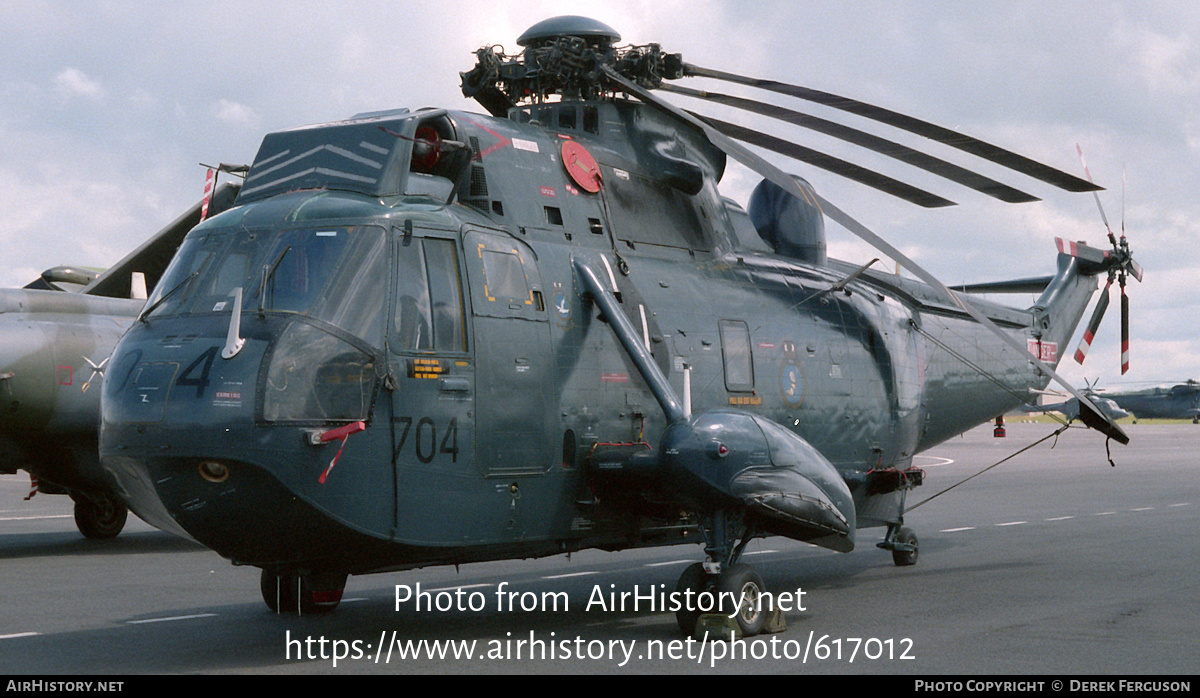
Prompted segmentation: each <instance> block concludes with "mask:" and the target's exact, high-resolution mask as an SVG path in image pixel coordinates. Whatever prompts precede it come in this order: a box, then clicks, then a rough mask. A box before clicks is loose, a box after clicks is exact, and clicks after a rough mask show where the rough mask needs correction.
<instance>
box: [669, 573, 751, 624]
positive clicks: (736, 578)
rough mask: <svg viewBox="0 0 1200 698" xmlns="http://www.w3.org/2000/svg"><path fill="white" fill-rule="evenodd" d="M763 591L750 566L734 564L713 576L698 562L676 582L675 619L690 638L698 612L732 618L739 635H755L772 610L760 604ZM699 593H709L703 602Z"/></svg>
mask: <svg viewBox="0 0 1200 698" xmlns="http://www.w3.org/2000/svg"><path fill="white" fill-rule="evenodd" d="M689 590H690V591H691V594H688V593H687V592H688V591H689ZM765 591H766V587H765V586H764V585H763V581H762V577H760V576H759V574H758V572H755V571H754V568H753V567H750V566H749V565H743V564H737V565H734V566H732V567H730V568H728V569H726V570H725V571H724V572H722V573H721V574H720V575H718V576H717V577H715V578H714V577H713V576H712V575H710V574H708V573H707V572H705V571H704V565H703V564H702V563H699V562H697V563H696V564H694V565H691V566H690V567H688V568H687V569H686V570H684V571H683V574H682V575H680V577H679V583H678V584H676V585H675V594H676V599H677V600H678V601H679V602H680V603H681V604H683V607H681V608H680V609H679V610H678V611H676V612H675V622H676V623H677V624H678V625H679V630H680V631H681V632H682V633H683V634H684V635H687V636H688V637H692V636H693V635H695V634H696V626H697V624H698V623H699V622H700V616H701V615H703V614H705V613H712V614H720V615H723V616H726V617H731V616H732V617H733V619H734V620H735V621H736V622H737V625H738V630H739V631H740V632H741V635H742V637H750V636H752V635H758V634H759V633H761V632H762V631H763V628H764V627H765V626H766V624H767V620H768V619H769V617H770V615H771V613H772V611H773V610H774V609H773V607H772V605H771V604H763V603H762V598H763V594H764V592H765ZM702 594H709V596H708V597H707V598H706V600H705V601H704V603H700V596H701V595H702ZM713 596H715V597H716V598H715V599H713ZM735 607H737V608H738V612H737V614H736V615H734V608H735Z"/></svg>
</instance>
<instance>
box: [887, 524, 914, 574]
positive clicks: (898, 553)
mask: <svg viewBox="0 0 1200 698" xmlns="http://www.w3.org/2000/svg"><path fill="white" fill-rule="evenodd" d="M892 542H893V543H894V547H893V548H892V562H894V563H896V566H897V567H911V566H912V565H915V564H917V557H918V554H919V548H918V541H917V534H915V533H913V532H912V529H911V528H903V527H901V528H900V529H899V530H897V531H896V535H895V537H894V538H893V539H892Z"/></svg>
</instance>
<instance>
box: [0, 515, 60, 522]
mask: <svg viewBox="0 0 1200 698" xmlns="http://www.w3.org/2000/svg"><path fill="white" fill-rule="evenodd" d="M69 518H71V515H70V514H46V515H44V516H0V521H33V520H34V519H69Z"/></svg>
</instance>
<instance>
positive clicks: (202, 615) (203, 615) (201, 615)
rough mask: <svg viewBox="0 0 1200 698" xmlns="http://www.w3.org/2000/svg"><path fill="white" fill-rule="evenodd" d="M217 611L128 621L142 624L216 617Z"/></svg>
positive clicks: (130, 623)
mask: <svg viewBox="0 0 1200 698" xmlns="http://www.w3.org/2000/svg"><path fill="white" fill-rule="evenodd" d="M216 615H217V614H215V613H193V614H192V615H190V616H169V617H167V618H146V619H145V620H131V621H127V622H128V624H129V625H141V624H143V623H166V622H169V621H173V620H192V619H194V618H214V617H216Z"/></svg>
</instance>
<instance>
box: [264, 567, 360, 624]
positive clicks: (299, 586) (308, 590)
mask: <svg viewBox="0 0 1200 698" xmlns="http://www.w3.org/2000/svg"><path fill="white" fill-rule="evenodd" d="M346 577H347V575H346V574H344V573H324V574H296V573H295V572H273V571H271V570H263V571H262V576H261V577H260V579H259V589H260V590H261V591H262V597H263V601H265V602H266V603H267V608H270V609H271V610H272V611H274V612H275V613H297V612H299V614H300V615H312V614H317V613H329V612H330V611H332V610H333V609H335V608H337V607H338V604H339V603H341V601H342V592H343V591H344V590H345V588H346ZM297 599H299V604H297Z"/></svg>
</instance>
